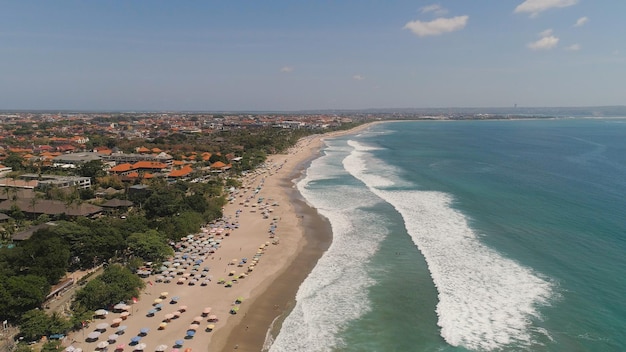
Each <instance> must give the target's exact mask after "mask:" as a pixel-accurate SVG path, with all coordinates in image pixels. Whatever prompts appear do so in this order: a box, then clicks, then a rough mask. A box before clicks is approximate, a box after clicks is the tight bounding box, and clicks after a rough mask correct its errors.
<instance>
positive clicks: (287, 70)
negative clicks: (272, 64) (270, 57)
mask: <svg viewBox="0 0 626 352" xmlns="http://www.w3.org/2000/svg"><path fill="white" fill-rule="evenodd" d="M280 72H285V73H290V72H293V67H291V66H284V67H282V68H281V69H280Z"/></svg>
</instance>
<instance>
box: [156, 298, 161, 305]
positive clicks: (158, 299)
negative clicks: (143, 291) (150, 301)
mask: <svg viewBox="0 0 626 352" xmlns="http://www.w3.org/2000/svg"><path fill="white" fill-rule="evenodd" d="M161 302H163V300H162V299H160V298H157V299H155V300H154V304H159V303H161Z"/></svg>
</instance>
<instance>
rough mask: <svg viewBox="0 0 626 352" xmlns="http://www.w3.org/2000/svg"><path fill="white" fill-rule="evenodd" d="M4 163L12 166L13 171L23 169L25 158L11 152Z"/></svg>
mask: <svg viewBox="0 0 626 352" xmlns="http://www.w3.org/2000/svg"><path fill="white" fill-rule="evenodd" d="M2 163H3V164H4V166H8V167H10V168H12V169H13V171H18V170H22V169H23V168H24V166H23V164H24V158H23V157H22V156H21V155H19V154H17V153H9V155H7V157H6V158H5V159H4V160H3V161H2Z"/></svg>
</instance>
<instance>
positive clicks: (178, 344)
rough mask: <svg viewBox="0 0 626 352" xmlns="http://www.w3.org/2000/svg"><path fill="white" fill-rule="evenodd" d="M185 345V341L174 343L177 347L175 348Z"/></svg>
mask: <svg viewBox="0 0 626 352" xmlns="http://www.w3.org/2000/svg"><path fill="white" fill-rule="evenodd" d="M183 343H185V341H184V340H176V341H174V345H175V346H182V345H183Z"/></svg>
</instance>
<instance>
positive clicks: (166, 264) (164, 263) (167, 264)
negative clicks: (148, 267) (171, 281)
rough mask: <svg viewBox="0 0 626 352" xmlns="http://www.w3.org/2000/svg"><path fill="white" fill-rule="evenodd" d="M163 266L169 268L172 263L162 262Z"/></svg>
mask: <svg viewBox="0 0 626 352" xmlns="http://www.w3.org/2000/svg"><path fill="white" fill-rule="evenodd" d="M163 265H165V266H170V265H172V262H170V261H164V262H163Z"/></svg>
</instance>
